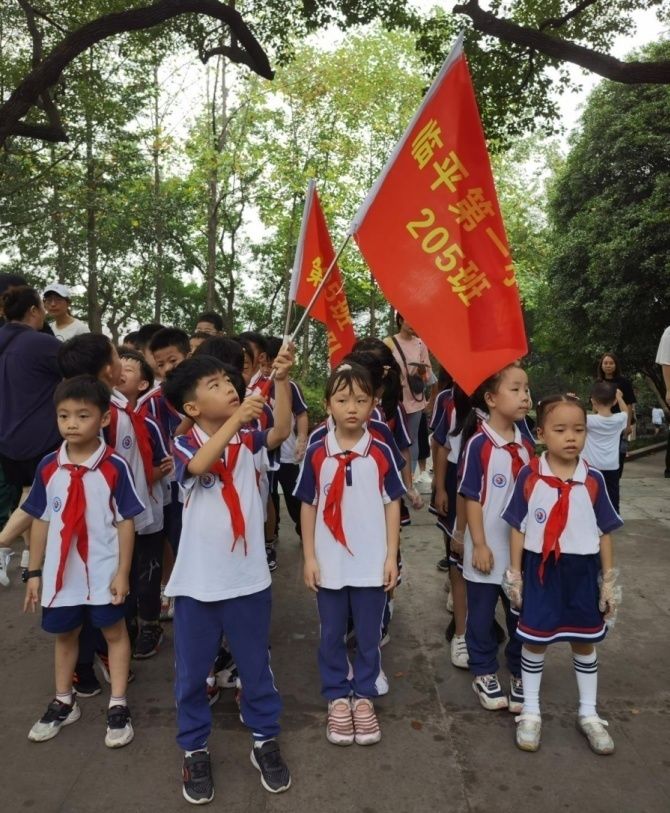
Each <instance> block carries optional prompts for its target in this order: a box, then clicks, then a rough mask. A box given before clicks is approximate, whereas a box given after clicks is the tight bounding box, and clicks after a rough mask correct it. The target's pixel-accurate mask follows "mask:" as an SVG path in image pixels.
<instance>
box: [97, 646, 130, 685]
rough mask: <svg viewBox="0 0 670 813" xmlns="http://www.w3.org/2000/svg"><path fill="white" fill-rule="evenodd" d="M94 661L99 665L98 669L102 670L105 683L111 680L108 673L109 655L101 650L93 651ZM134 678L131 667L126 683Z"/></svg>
mask: <svg viewBox="0 0 670 813" xmlns="http://www.w3.org/2000/svg"><path fill="white" fill-rule="evenodd" d="M95 663H97V664H98V666H99V667H100V671H101V672H102V676H103V678H104V679H105V683H111V682H112V676H111V675H110V674H109V657H108V656H107V655H105V654H104V653H103V652H96V653H95ZM134 680H135V673H134V672H133V670H132V669H129V670H128V683H132V682H133V681H134Z"/></svg>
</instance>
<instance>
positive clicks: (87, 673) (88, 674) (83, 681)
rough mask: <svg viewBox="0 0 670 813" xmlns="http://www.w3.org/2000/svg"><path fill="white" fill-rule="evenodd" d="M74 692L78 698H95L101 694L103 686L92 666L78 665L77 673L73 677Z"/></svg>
mask: <svg viewBox="0 0 670 813" xmlns="http://www.w3.org/2000/svg"><path fill="white" fill-rule="evenodd" d="M72 691H73V692H74V693H75V694H76V695H77V697H95V696H96V695H97V694H100V692H101V691H102V686H101V685H100V682H99V681H98V678H97V677H96V676H95V672H94V671H93V667H92V666H91V664H89V663H87V664H83V663H78V664H77V671H76V672H74V673H73V675H72Z"/></svg>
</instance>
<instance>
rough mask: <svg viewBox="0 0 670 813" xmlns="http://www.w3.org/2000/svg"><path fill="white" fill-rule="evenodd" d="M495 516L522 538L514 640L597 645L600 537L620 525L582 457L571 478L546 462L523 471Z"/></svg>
mask: <svg viewBox="0 0 670 813" xmlns="http://www.w3.org/2000/svg"><path fill="white" fill-rule="evenodd" d="M503 519H504V520H505V522H507V523H508V524H509V525H511V526H512V527H513V528H516V529H517V530H518V531H520V532H521V533H523V534H524V555H523V573H524V585H523V603H522V607H521V614H520V617H519V623H518V626H517V636H518V637H519V638H521V639H522V640H524V641H529V642H530V643H535V644H550V643H554V642H557V641H588V642H594V641H599V640H601V639H602V638H604V637H605V633H606V626H605V622H604V621H603V615H602V613H601V612H600V611H599V609H598V598H599V588H598V574H599V572H600V537H601V536H602V535H603V534H608V533H611V532H612V531H614V530H616V529H617V528H620V527H621V525H623V520H622V519H621V517H620V516H619V515H618V514H617V513H616V511H615V510H614V508H613V506H612V503H611V502H610V499H609V496H608V494H607V489H606V487H605V481H604V479H603V476H602V474H601V473H600V472H599V471H598V470H597V469H594V468H592V467H591V466H589V465H588V464H587V463H586V461H585V460H584V459H583V458H582V459H580V460H579V463H578V464H577V468H576V470H575V473H574V475H573V476H572V479H571V480H569V481H563V480H560V479H559V478H557V477H555V476H554V474H553V472H552V471H551V469H550V468H549V464H548V462H547V458H546V452H545V454H543V455H542V457H541V458H539V459H535V460H533V461H531V463H530V464H529V465H527V466H524V467H523V469H521V472H520V473H519V477H518V479H517V481H516V484H515V486H514V492H513V494H512V496H511V498H510V501H509V503H508V505H507V507H506V509H505V511H504V513H503Z"/></svg>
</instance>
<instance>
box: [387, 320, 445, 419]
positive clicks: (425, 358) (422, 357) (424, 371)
mask: <svg viewBox="0 0 670 813" xmlns="http://www.w3.org/2000/svg"><path fill="white" fill-rule="evenodd" d="M393 338H394V339H395V341H397V342H398V344H399V345H400V347H401V349H402V352H403V353H404V354H405V359H404V360H403V358H402V356H401V355H400V353H399V352H398V348H397V347H396V345H395V342H394V341H393V339H385V341H386V344H388V346H389V348H390V349H391V351H392V352H393V355H394V356H395V359H396V361H397V362H398V364H399V365H400V371H401V380H402V405H403V406H404V407H405V410H406V412H407V413H408V415H411V414H412V413H413V412H419V410H421V409H423V408H424V407H425V406H426V399H425V396H424V394H423V393H422V394H421V395H417V396H414V394H413V393H412V391H411V390H410V388H409V384H408V383H407V370H409V373H410V375H413V374H416V375H421V376H422V378H423V380H424V382H425V383H426V385H428V384H430V383H431V381H432V380H434V376H433V371H432V369H431V366H430V356H429V355H428V348H427V347H426V345H425V344H424V343H423V342H422V341H421V339H419V338H418V337H417V336H413V337H412V338H411V339H409V340H406V339H403V338H401V337H400V336H399V335H397V334H396V335H395V336H394V337H393ZM405 364H406V365H407V367H405ZM417 365H424V366H421V367H419V366H417Z"/></svg>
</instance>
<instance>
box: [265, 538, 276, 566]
mask: <svg viewBox="0 0 670 813" xmlns="http://www.w3.org/2000/svg"><path fill="white" fill-rule="evenodd" d="M265 555H266V556H267V559H268V567H269V568H270V573H274V572H275V570H276V569H277V550H276V549H275V546H274V542H273V543H272V544H271V545H266V546H265Z"/></svg>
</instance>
